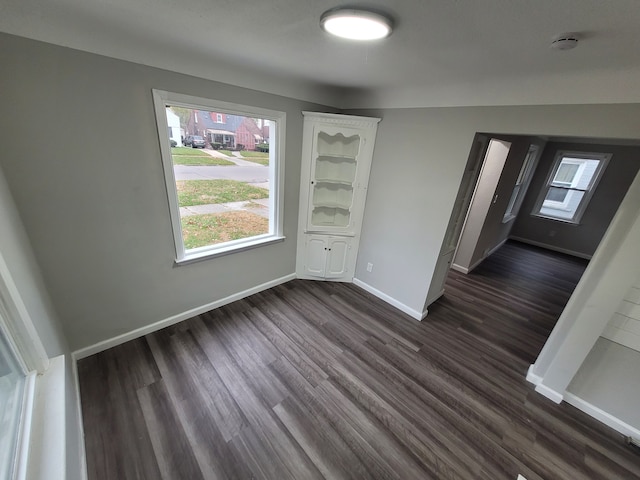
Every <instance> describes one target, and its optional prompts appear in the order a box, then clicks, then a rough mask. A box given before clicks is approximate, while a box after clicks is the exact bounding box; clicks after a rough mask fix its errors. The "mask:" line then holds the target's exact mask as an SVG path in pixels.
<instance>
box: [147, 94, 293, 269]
mask: <svg viewBox="0 0 640 480" xmlns="http://www.w3.org/2000/svg"><path fill="white" fill-rule="evenodd" d="M151 94H152V97H153V105H154V110H155V114H156V125H157V128H158V138H159V142H160V155H161V157H162V167H163V171H164V180H165V184H166V187H167V201H168V206H169V218H170V219H171V227H172V230H173V242H174V246H175V251H176V259H175V261H176V264H177V265H182V264H185V263H193V262H196V261H201V260H205V259H209V258H214V257H217V256H221V255H227V254H229V253H233V252H237V251H242V250H246V249H249V248H255V247H257V246H261V245H264V244H268V243H273V242H274V241H282V240H284V234H283V232H284V148H285V147H284V146H285V145H286V133H285V132H286V129H287V127H286V123H287V114H286V113H285V112H281V111H278V110H268V109H265V108H259V107H252V106H249V105H241V104H236V103H230V102H224V101H219V100H215V99H212V98H202V97H196V96H192V95H185V94H181V93H173V92H168V91H165V90H156V89H152V90H151ZM168 105H175V106H180V107H185V108H189V109H196V110H210V111H214V112H222V113H227V114H232V115H243V116H247V117H254V118H256V117H259V118H264V119H267V120H271V121H272V122H274V123H275V128H274V127H273V126H272V127H271V128H270V129H269V138H270V140H271V141H270V143H271V145H272V148H271V149H270V150H269V179H270V194H269V233H267V234H264V235H260V236H255V237H249V238H242V239H238V240H234V241H230V242H224V243H220V244H216V245H207V246H204V247H199V248H194V249H190V250H187V249H186V248H185V245H184V241H183V239H182V221H181V217H180V206H179V205H178V192H177V187H176V180H175V172H174V169H173V160H172V157H171V149H170V144H169V136H168V124H167V113H166V109H167V106H168ZM273 145H275V147H273Z"/></svg>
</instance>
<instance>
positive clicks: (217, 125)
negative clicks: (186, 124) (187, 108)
mask: <svg viewBox="0 0 640 480" xmlns="http://www.w3.org/2000/svg"><path fill="white" fill-rule="evenodd" d="M215 114H216V113H215V112H213V113H212V112H207V111H205V110H196V115H197V116H198V124H199V125H200V127H201V128H204V129H207V130H225V131H227V132H232V133H233V132H235V131H236V130H237V129H238V127H239V126H240V124H241V123H242V121H243V120H244V118H245V117H241V116H239V115H229V114H225V117H226V121H225V122H224V123H223V122H216V121H215V120H214V119H213V118H212V115H215Z"/></svg>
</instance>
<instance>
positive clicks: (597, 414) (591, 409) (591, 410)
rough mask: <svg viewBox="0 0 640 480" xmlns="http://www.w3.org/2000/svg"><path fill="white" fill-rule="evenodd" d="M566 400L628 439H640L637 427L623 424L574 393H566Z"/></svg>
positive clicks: (639, 431)
mask: <svg viewBox="0 0 640 480" xmlns="http://www.w3.org/2000/svg"><path fill="white" fill-rule="evenodd" d="M564 400H565V401H566V402H567V403H569V404H571V405H573V406H574V407H576V408H577V409H578V410H582V411H583V412H585V413H586V414H587V415H590V416H592V417H593V418H595V419H596V420H599V421H601V422H602V423H604V424H605V425H607V426H609V427H611V428H613V429H614V430H615V431H617V432H620V433H621V434H623V435H626V436H628V437H634V438H640V430H639V429H637V428H636V427H633V426H631V425H629V424H628V423H625V422H623V421H622V420H620V419H619V418H617V417H614V416H613V415H611V414H610V413H607V412H605V411H604V410H602V409H600V408H598V407H596V406H595V405H593V404H591V403H589V402H587V401H586V400H583V399H582V398H580V397H578V396H577V395H574V394H573V393H569V392H565V394H564Z"/></svg>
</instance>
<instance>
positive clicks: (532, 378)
mask: <svg viewBox="0 0 640 480" xmlns="http://www.w3.org/2000/svg"><path fill="white" fill-rule="evenodd" d="M534 367H535V365H534V364H533V363H532V364H531V365H529V370H527V382H529V383H533V384H534V385H540V382H542V377H541V376H540V375H536V374H535V373H533V369H534Z"/></svg>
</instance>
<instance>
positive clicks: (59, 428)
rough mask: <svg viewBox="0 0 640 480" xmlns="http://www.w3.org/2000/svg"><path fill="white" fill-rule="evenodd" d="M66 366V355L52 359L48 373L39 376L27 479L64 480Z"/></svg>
mask: <svg viewBox="0 0 640 480" xmlns="http://www.w3.org/2000/svg"><path fill="white" fill-rule="evenodd" d="M65 393H66V392H65V365H64V355H60V356H58V357H55V358H52V359H51V361H50V362H49V368H48V369H47V371H46V372H45V373H44V374H42V375H38V378H37V382H36V386H35V396H34V405H33V420H32V422H31V432H30V435H29V436H30V439H29V459H28V464H29V465H28V467H27V478H29V480H65V478H66V425H65V419H66V415H65V409H66V402H65Z"/></svg>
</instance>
